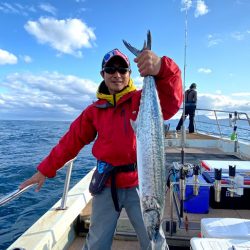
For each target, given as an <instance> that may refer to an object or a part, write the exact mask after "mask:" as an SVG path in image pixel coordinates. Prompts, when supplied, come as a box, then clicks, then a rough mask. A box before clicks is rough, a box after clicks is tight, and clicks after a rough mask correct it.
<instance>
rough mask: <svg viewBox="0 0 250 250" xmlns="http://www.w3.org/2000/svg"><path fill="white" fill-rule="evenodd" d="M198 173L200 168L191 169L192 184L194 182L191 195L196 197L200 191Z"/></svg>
mask: <svg viewBox="0 0 250 250" xmlns="http://www.w3.org/2000/svg"><path fill="white" fill-rule="evenodd" d="M199 171H200V167H199V166H198V165H196V166H194V167H193V182H194V186H193V194H194V195H195V196H197V195H198V194H199V189H200V184H199V183H200V182H199V178H198V176H199Z"/></svg>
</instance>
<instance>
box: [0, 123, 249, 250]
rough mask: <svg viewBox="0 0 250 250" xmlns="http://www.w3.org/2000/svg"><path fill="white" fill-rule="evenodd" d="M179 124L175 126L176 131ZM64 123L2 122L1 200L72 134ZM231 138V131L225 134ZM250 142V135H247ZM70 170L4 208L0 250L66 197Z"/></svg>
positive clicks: (88, 157) (84, 154)
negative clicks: (65, 192) (64, 192)
mask: <svg viewBox="0 0 250 250" xmlns="http://www.w3.org/2000/svg"><path fill="white" fill-rule="evenodd" d="M177 122H178V121H173V122H171V129H174V128H175V126H176V124H177ZM69 126H70V122H63V121H3V120H0V198H1V197H3V196H5V195H7V194H8V193H10V192H12V191H14V190H16V189H17V188H18V186H19V184H20V183H21V182H23V181H24V180H26V179H27V178H29V177H30V176H32V175H33V174H34V173H35V172H36V166H37V165H38V164H39V163H40V162H41V160H42V159H43V158H44V157H46V156H47V154H48V153H49V152H50V150H51V149H52V147H53V146H54V145H56V144H57V142H58V140H59V139H60V138H61V137H62V135H63V134H64V133H65V132H66V131H67V130H68V128H69ZM205 126H207V125H206V124H204V127H205ZM224 132H226V133H228V134H229V136H230V131H228V130H226V129H225V130H224ZM244 136H245V137H246V138H248V139H249V138H250V131H249V133H248V134H245V135H244ZM91 149H92V145H91V144H90V145H88V146H86V147H84V148H83V149H82V150H81V151H80V153H79V155H78V157H77V160H76V161H75V163H74V166H73V170H72V177H71V182H70V187H72V186H74V185H75V184H76V183H77V182H78V181H79V180H80V179H81V178H82V177H84V176H85V175H86V174H87V173H88V172H89V170H90V169H92V168H93V167H94V166H95V164H96V160H95V159H94V157H93V156H92V154H91ZM65 174H66V168H63V169H61V170H60V171H58V173H57V176H56V177H55V178H53V179H47V180H46V182H45V184H44V185H43V187H42V189H41V190H40V192H38V193H36V192H34V189H33V188H31V189H30V190H28V191H27V192H25V193H23V194H22V195H21V196H20V197H18V198H17V199H15V200H13V201H11V202H9V203H7V204H6V205H4V206H2V207H0V250H5V249H6V248H7V247H8V246H9V245H11V243H12V242H14V241H15V240H16V239H17V238H18V237H19V236H20V235H21V234H22V233H23V232H24V231H25V230H26V229H28V228H29V227H30V226H31V225H32V224H33V223H34V222H35V221H36V220H37V219H39V217H40V216H41V215H43V214H44V213H45V212H46V211H47V210H48V209H49V208H50V207H51V206H53V205H54V204H55V203H56V202H57V201H58V200H59V199H60V198H61V196H62V192H63V186H64V180H65Z"/></svg>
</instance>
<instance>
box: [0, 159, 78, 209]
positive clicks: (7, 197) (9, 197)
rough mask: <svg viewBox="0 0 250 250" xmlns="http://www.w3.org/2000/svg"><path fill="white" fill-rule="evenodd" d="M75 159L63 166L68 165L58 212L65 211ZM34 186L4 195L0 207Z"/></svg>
mask: <svg viewBox="0 0 250 250" xmlns="http://www.w3.org/2000/svg"><path fill="white" fill-rule="evenodd" d="M75 159H76V157H75V158H73V159H71V160H69V161H68V162H66V163H65V164H64V166H67V165H69V167H68V169H67V174H66V178H65V183H64V190H63V196H62V203H61V206H60V207H59V208H58V209H59V210H62V209H63V210H64V209H66V201H67V194H68V190H69V183H70V178H71V172H72V167H73V163H74V160H75ZM34 185H36V184H31V185H29V186H27V187H25V188H23V189H17V190H15V191H13V192H11V193H9V194H7V195H5V196H4V197H3V198H1V199H0V207H1V206H3V205H5V204H6V203H8V202H9V201H12V200H14V199H15V198H17V197H18V196H20V195H21V194H22V193H24V192H25V191H27V190H28V189H30V188H31V187H33V186H34Z"/></svg>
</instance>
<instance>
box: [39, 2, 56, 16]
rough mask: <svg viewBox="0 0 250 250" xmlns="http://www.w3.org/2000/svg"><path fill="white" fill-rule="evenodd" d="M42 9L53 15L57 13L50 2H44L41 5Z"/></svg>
mask: <svg viewBox="0 0 250 250" xmlns="http://www.w3.org/2000/svg"><path fill="white" fill-rule="evenodd" d="M39 8H40V9H41V10H44V11H46V12H48V13H50V14H52V15H56V8H55V7H54V6H52V5H51V4H49V3H42V4H40V5H39Z"/></svg>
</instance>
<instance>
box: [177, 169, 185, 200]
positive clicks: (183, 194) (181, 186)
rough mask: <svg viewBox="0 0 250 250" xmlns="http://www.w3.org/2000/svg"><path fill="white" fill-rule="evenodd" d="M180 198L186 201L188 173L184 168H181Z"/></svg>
mask: <svg viewBox="0 0 250 250" xmlns="http://www.w3.org/2000/svg"><path fill="white" fill-rule="evenodd" d="M179 185H180V198H181V200H183V201H184V200H185V199H186V173H185V170H184V168H183V167H181V168H180V184H179Z"/></svg>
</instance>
